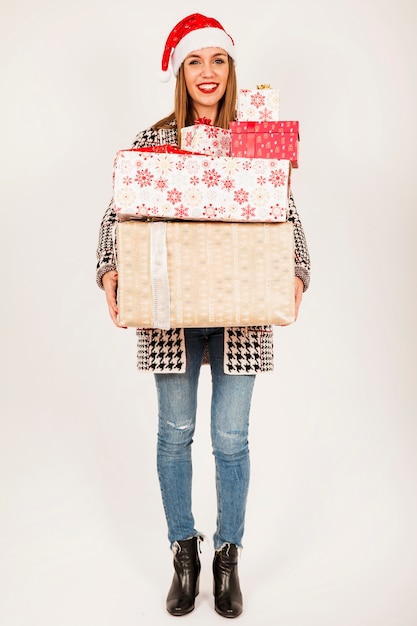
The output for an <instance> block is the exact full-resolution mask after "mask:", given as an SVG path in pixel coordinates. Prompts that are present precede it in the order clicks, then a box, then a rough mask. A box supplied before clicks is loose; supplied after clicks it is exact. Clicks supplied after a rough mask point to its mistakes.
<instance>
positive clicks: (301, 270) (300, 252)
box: [288, 192, 311, 291]
mask: <svg viewBox="0 0 417 626" xmlns="http://www.w3.org/2000/svg"><path fill="white" fill-rule="evenodd" d="M288 221H289V222H292V223H293V224H294V246H295V275H296V276H298V278H300V279H301V280H302V281H303V284H304V291H306V289H308V286H309V284H310V266H311V264H310V254H309V251H308V246H307V241H306V237H305V234H304V229H303V225H302V224H301V220H300V216H299V215H298V211H297V207H296V206H295V202H294V198H293V195H292V192H290V199H289V211H288Z"/></svg>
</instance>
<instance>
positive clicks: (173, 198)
mask: <svg viewBox="0 0 417 626" xmlns="http://www.w3.org/2000/svg"><path fill="white" fill-rule="evenodd" d="M181 195H182V194H181V191H178V189H175V188H174V189H170V191H168V193H167V200H168V202H171V203H172V204H177V202H181Z"/></svg>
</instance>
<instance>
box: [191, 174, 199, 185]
mask: <svg viewBox="0 0 417 626" xmlns="http://www.w3.org/2000/svg"><path fill="white" fill-rule="evenodd" d="M199 183H200V179H199V177H198V176H191V178H190V184H191V185H198V184H199Z"/></svg>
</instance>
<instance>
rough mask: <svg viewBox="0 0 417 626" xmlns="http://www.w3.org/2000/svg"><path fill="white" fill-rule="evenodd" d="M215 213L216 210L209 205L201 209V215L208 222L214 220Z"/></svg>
mask: <svg viewBox="0 0 417 626" xmlns="http://www.w3.org/2000/svg"><path fill="white" fill-rule="evenodd" d="M216 213H217V209H216V207H214V206H213V205H212V204H209V205H207V206H204V207H203V215H204V217H206V218H207V219H208V220H209V219H212V218H215V217H216Z"/></svg>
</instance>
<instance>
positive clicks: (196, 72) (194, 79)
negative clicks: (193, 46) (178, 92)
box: [184, 48, 229, 121]
mask: <svg viewBox="0 0 417 626" xmlns="http://www.w3.org/2000/svg"><path fill="white" fill-rule="evenodd" d="M228 75H229V58H228V55H227V52H225V51H224V50H222V49H221V48H202V49H201V50H195V51H194V52H191V53H190V54H189V55H188V56H187V57H186V59H185V61H184V78H185V84H186V86H187V91H188V94H189V96H190V99H191V102H192V105H193V107H194V109H195V111H196V113H197V117H207V118H209V119H210V120H212V121H213V120H215V119H216V116H217V111H218V106H219V101H220V100H221V98H222V97H223V95H224V92H225V91H226V85H227V77H228Z"/></svg>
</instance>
